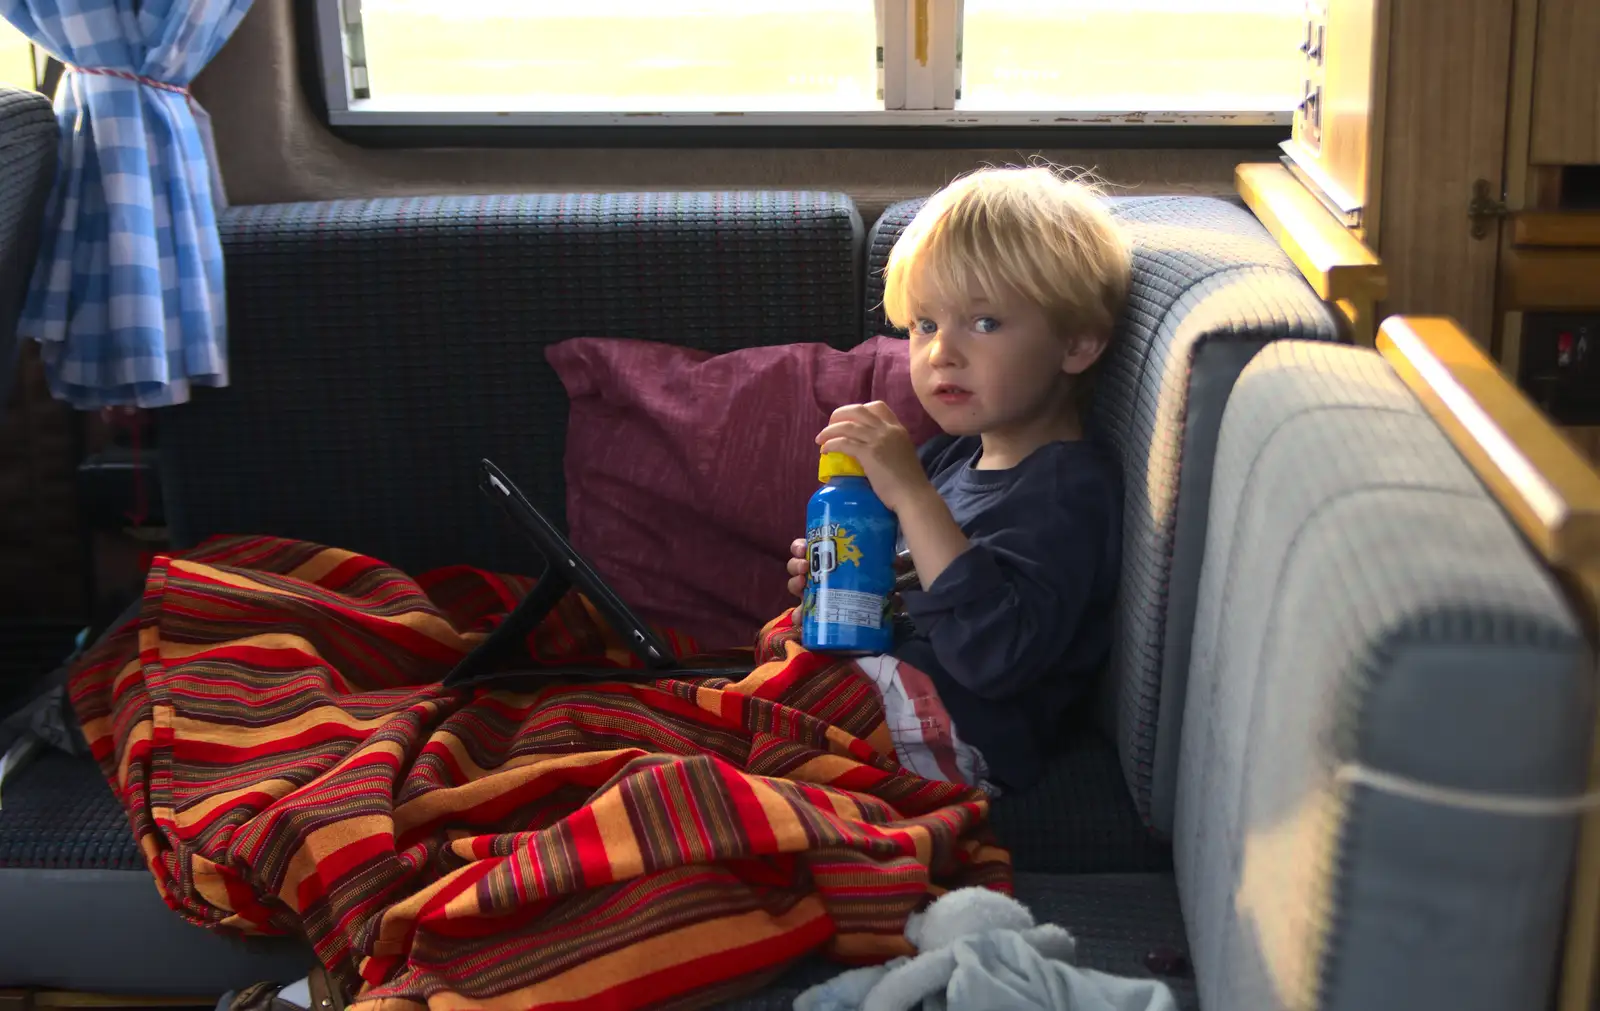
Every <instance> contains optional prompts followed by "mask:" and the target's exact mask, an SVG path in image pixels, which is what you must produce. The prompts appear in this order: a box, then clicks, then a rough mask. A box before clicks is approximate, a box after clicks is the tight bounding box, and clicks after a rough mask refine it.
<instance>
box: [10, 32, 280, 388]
mask: <svg viewBox="0 0 1600 1011" xmlns="http://www.w3.org/2000/svg"><path fill="white" fill-rule="evenodd" d="M127 6H128V5H126V4H118V3H115V2H113V0H0V14H3V15H4V16H5V18H6V20H7V21H9V22H11V24H12V25H14V26H15V27H16V28H17V29H18V30H19V31H21V32H22V33H23V34H24V35H26V36H27V37H28V38H29V39H30V40H31V41H32V42H33V43H34V44H35V45H38V46H40V47H41V48H43V49H44V50H46V51H47V52H49V53H50V55H52V56H54V57H55V58H56V59H58V60H60V61H61V62H62V63H64V64H66V65H67V66H68V68H70V69H69V72H68V73H67V75H66V77H65V78H64V79H63V81H62V83H61V87H60V91H59V93H58V97H57V101H56V121H57V123H59V124H60V129H61V148H60V155H61V157H60V161H59V164H58V165H57V168H56V177H55V184H54V186H53V188H52V190H51V193H50V197H49V200H48V202H47V204H46V206H45V215H44V221H45V225H44V236H43V239H42V242H41V246H40V252H39V260H38V263H37V264H36V266H35V268H34V272H33V281H32V283H31V285H30V287H29V291H28V298H27V301H26V303H25V305H24V307H23V311H22V318H21V320H20V321H19V323H18V332H19V333H20V334H21V335H22V336H23V337H25V338H29V339H32V340H36V341H38V342H39V344H40V348H41V357H42V358H43V360H44V362H45V365H46V369H47V373H48V377H49V382H50V388H51V392H52V393H53V394H54V395H55V396H56V397H58V398H60V399H62V400H65V401H67V402H69V403H71V404H72V405H73V406H74V407H78V408H83V409H89V408H97V407H103V406H107V405H112V404H137V405H140V406H144V407H160V406H165V405H169V404H177V403H182V402H184V401H186V400H188V398H189V390H190V387H191V386H193V385H204V386H223V385H226V384H227V381H228V368H227V331H226V318H225V312H224V308H223V272H222V247H221V244H220V242H219V241H218V238H217V223H216V214H215V210H214V206H213V201H214V199H215V197H216V195H217V194H215V192H214V185H213V180H214V176H213V173H212V168H213V165H214V159H213V158H211V157H210V155H209V147H210V145H209V144H208V143H207V138H208V136H209V133H208V132H207V131H206V130H205V129H204V128H203V127H204V123H203V120H204V113H200V120H197V118H196V107H194V106H193V105H192V103H191V102H190V99H189V94H188V85H189V82H190V81H191V80H192V79H193V78H194V76H195V75H196V74H197V73H199V71H200V68H202V67H204V66H205V65H206V63H207V62H209V61H210V59H211V57H212V56H213V55H214V54H215V53H216V51H217V50H218V49H220V48H221V47H222V44H223V43H224V42H225V41H227V39H228V36H229V35H231V34H232V33H233V30H234V28H235V27H236V26H237V25H238V23H239V21H240V19H241V18H243V17H244V14H245V11H247V10H248V9H249V7H250V0H226V2H220V3H209V4H201V3H198V2H192V0H146V2H145V3H143V4H142V5H140V6H139V7H138V8H137V10H125V9H123V8H125V7H127Z"/></svg>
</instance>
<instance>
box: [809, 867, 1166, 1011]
mask: <svg viewBox="0 0 1600 1011" xmlns="http://www.w3.org/2000/svg"><path fill="white" fill-rule="evenodd" d="M906 939H907V940H909V941H910V942H911V943H912V944H913V945H914V946H915V947H916V948H917V954H916V955H915V956H913V957H910V958H897V959H894V960H893V961H891V962H888V963H887V964H884V965H876V966H868V967H866V968H862V969H851V970H850V971H848V972H844V973H841V974H840V975H838V976H835V977H834V978H833V979H830V980H828V981H827V982H826V983H820V984H818V985H817V986H814V987H812V988H810V989H809V990H807V991H805V992H804V993H802V994H801V995H800V996H798V997H796V998H795V1001H794V1011H913V1009H917V1011H993V1009H999V1008H1006V1009H1008V1011H1011V1009H1015V1011H1177V1006H1178V1005H1177V1003H1176V1001H1174V1000H1173V997H1172V991H1171V990H1170V989H1168V987H1167V985H1166V984H1165V983H1162V982H1160V981H1159V980H1153V979H1130V978H1124V977H1121V976H1110V975H1107V974H1106V973H1103V972H1096V971H1095V970H1093V969H1081V968H1079V967H1078V966H1075V965H1073V964H1071V959H1072V957H1073V955H1074V954H1075V951H1076V944H1075V942H1074V941H1073V938H1072V935H1071V934H1069V933H1067V931H1066V930H1064V929H1062V928H1061V927H1058V926H1056V925H1055V924H1051V923H1046V924H1042V925H1038V926H1035V925H1034V923H1033V915H1032V914H1031V913H1030V912H1028V910H1027V908H1026V907H1025V906H1023V905H1022V904H1021V903H1019V902H1017V901H1016V900H1015V899H1013V898H1011V897H1010V896H1006V895H1000V894H998V893H996V892H991V891H988V890H986V889H982V888H960V889H956V890H955V891H952V892H947V893H946V894H945V895H943V896H941V897H940V898H939V899H938V900H936V901H935V902H934V903H933V904H932V905H930V906H929V907H928V908H927V909H926V910H925V911H924V912H922V913H920V914H918V915H915V916H913V917H911V919H910V920H909V921H908V922H907V924H906Z"/></svg>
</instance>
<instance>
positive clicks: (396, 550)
mask: <svg viewBox="0 0 1600 1011" xmlns="http://www.w3.org/2000/svg"><path fill="white" fill-rule="evenodd" d="M221 230H222V241H223V249H224V252H225V255H226V262H227V271H228V320H229V327H230V335H229V355H230V367H229V371H230V373H231V378H232V384H231V385H230V386H229V387H228V388H226V389H220V390H197V391H196V392H195V394H194V399H193V401H192V402H191V403H189V404H185V405H183V406H180V407H175V408H171V409H169V410H163V411H162V412H161V414H160V417H159V423H160V426H161V429H160V439H161V453H162V472H163V480H164V492H165V501H166V507H167V510H168V514H169V521H170V523H171V525H172V526H173V528H174V535H175V539H176V540H177V542H178V543H179V544H191V543H193V542H195V541H196V540H198V539H200V538H203V537H205V536H208V535H211V534H216V533H238V532H253V533H270V534H275V535H279V536H287V537H297V538H301V539H305V540H310V541H315V542H318V543H323V544H331V545H337V546H339V547H343V548H349V549H351V550H356V551H362V552H365V553H368V554H372V555H375V556H377V557H379V558H382V559H384V560H385V561H388V562H390V563H393V564H395V565H399V566H401V567H403V568H406V569H408V570H410V571H422V570H423V569H427V568H431V567H434V566H438V565H448V564H456V563H461V564H471V565H479V566H487V567H494V568H498V569H501V570H515V571H535V566H536V560H535V559H533V558H532V557H530V554H529V551H528V549H527V548H526V546H525V545H524V544H522V543H521V542H520V541H519V540H518V539H517V538H515V537H513V536H511V535H510V533H509V532H508V530H507V525H506V524H504V523H502V522H500V520H499V517H498V516H496V515H495V514H494V513H493V512H492V511H491V509H490V507H489V505H488V503H487V501H486V500H485V499H484V498H483V496H482V495H480V494H479V493H478V491H477V471H476V465H477V461H478V460H479V459H480V458H481V457H485V456H487V457H490V458H492V459H494V460H495V462H496V463H498V464H499V465H500V466H501V467H502V468H503V469H504V470H505V471H506V473H507V474H508V475H510V476H511V478H512V479H513V480H514V481H516V482H517V483H518V484H519V485H520V486H522V487H523V489H524V490H525V491H526V492H527V494H528V496H529V498H530V499H532V500H533V501H534V503H535V504H536V505H537V506H538V507H539V508H540V509H541V510H542V511H544V512H545V513H546V514H547V515H549V516H551V517H552V518H553V519H554V520H555V521H556V522H558V523H560V522H563V520H564V517H565V513H566V508H565V482H564V480H563V473H564V471H563V463H562V461H563V456H564V453H565V449H566V431H567V410H568V403H567V398H566V395H565V392H564V391H563V388H562V386H561V382H560V380H559V379H558V378H557V376H556V374H555V372H554V370H552V369H551V368H550V366H549V365H548V363H547V362H546V361H545V357H544V352H545V348H546V347H547V346H549V345H550V344H553V343H556V342H558V341H562V340H565V339H567V338H571V337H626V338H635V339H642V340H655V341H664V342H668V343H672V344H678V345H683V346H688V347H695V348H700V349H704V350H708V351H730V350H734V349H736V348H742V347H749V346H752V345H770V344H784V343H789V342H793V341H818V342H825V343H828V344H831V345H834V346H837V347H848V346H850V345H853V344H855V343H856V342H857V340H858V332H859V329H860V316H859V315H858V312H857V309H856V306H858V305H859V304H860V303H859V297H860V296H859V280H858V277H859V274H858V269H857V263H858V258H859V252H860V246H861V222H860V218H859V216H858V215H857V213H856V211H855V207H854V205H853V204H852V203H851V201H850V199H849V198H848V197H846V196H844V195H842V194H836V193H806V192H792V193H791V192H751V193H635V194H628V193H618V194H530V195H521V196H503V197H426V198H411V199H384V200H362V201H338V202H328V203H310V204H290V205H275V206H253V207H236V208H233V209H232V210H230V211H228V212H227V213H226V214H225V215H224V216H223V220H222V224H221Z"/></svg>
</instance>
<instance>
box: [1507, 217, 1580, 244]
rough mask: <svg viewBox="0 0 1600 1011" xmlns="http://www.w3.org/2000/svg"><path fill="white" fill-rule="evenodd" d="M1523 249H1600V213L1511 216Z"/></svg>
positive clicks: (1513, 234) (1515, 240)
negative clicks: (1533, 247)
mask: <svg viewBox="0 0 1600 1011" xmlns="http://www.w3.org/2000/svg"><path fill="white" fill-rule="evenodd" d="M1511 241H1512V242H1513V243H1515V244H1516V245H1519V246H1568V247H1573V246H1576V247H1579V248H1581V247H1584V246H1600V211H1565V212H1561V213H1553V212H1550V211H1523V212H1521V213H1520V214H1513V215H1512V216H1511Z"/></svg>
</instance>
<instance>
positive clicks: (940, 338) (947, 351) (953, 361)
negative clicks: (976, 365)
mask: <svg viewBox="0 0 1600 1011" xmlns="http://www.w3.org/2000/svg"><path fill="white" fill-rule="evenodd" d="M928 364H930V365H960V364H961V354H960V352H959V350H958V349H957V348H956V346H955V343H954V342H953V341H950V340H947V339H946V338H945V336H944V334H942V333H940V334H934V335H933V337H932V338H931V339H930V340H929V341H928Z"/></svg>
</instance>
